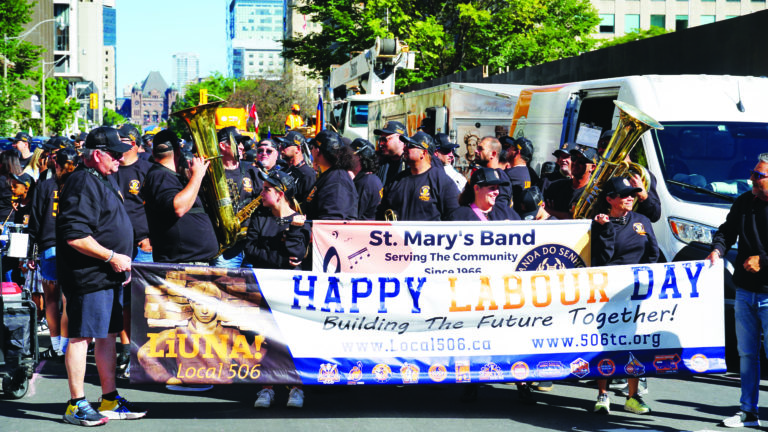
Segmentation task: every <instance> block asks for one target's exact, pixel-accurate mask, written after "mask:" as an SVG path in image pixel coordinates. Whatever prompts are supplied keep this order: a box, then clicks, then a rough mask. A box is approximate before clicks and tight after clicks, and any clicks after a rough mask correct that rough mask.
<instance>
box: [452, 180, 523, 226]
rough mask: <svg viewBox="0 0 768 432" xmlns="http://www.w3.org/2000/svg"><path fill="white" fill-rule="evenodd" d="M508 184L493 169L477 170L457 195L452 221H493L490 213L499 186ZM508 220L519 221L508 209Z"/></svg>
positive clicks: (515, 214) (492, 215)
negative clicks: (456, 206) (457, 199)
mask: <svg viewBox="0 0 768 432" xmlns="http://www.w3.org/2000/svg"><path fill="white" fill-rule="evenodd" d="M508 185H509V182H508V181H506V180H504V179H502V178H501V177H499V173H498V171H496V170H495V169H493V168H478V169H477V170H476V171H475V172H473V173H472V177H470V179H469V183H467V185H466V186H464V190H463V191H462V192H461V195H459V205H460V207H459V208H458V209H456V210H455V211H454V212H453V213H452V214H451V220H454V221H489V220H494V215H496V216H498V215H499V214H500V213H499V212H496V213H492V212H491V210H493V205H494V204H496V197H498V196H499V186H508ZM508 216H510V219H509V220H520V216H518V214H517V213H515V211H514V210H512V209H509V213H508Z"/></svg>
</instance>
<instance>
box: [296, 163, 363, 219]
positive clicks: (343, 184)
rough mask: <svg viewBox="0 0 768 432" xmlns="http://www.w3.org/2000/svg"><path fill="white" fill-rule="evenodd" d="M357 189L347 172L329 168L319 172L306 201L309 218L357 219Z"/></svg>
mask: <svg viewBox="0 0 768 432" xmlns="http://www.w3.org/2000/svg"><path fill="white" fill-rule="evenodd" d="M357 201H358V200H357V190H355V184H354V183H353V182H352V178H351V177H350V176H349V172H347V171H346V170H343V169H339V168H331V169H329V170H328V171H326V172H324V173H322V174H320V177H318V178H317V182H316V183H315V187H314V188H312V191H311V192H310V193H309V196H308V197H307V201H306V206H305V207H306V213H307V218H308V219H310V220H322V219H326V220H354V219H357Z"/></svg>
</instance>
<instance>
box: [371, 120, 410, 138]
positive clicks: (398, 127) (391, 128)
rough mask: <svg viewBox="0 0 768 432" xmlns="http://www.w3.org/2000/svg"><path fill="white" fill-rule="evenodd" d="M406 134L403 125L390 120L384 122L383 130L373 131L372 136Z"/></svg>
mask: <svg viewBox="0 0 768 432" xmlns="http://www.w3.org/2000/svg"><path fill="white" fill-rule="evenodd" d="M406 133H407V131H406V130H405V125H404V124H402V123H400V122H399V121H395V120H390V121H388V122H386V123H385V124H384V128H382V129H374V130H373V134H374V135H391V134H400V135H405V134H406Z"/></svg>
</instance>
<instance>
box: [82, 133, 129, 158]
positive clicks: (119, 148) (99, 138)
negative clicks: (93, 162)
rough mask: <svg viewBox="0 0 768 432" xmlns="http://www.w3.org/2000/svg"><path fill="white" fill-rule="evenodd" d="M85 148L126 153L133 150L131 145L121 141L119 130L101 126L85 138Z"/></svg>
mask: <svg viewBox="0 0 768 432" xmlns="http://www.w3.org/2000/svg"><path fill="white" fill-rule="evenodd" d="M85 148H87V149H98V150H109V151H113V152H117V153H125V152H127V151H128V150H130V149H131V145H130V144H125V143H124V142H122V141H120V134H119V133H117V129H114V128H111V127H108V126H101V127H97V128H96V129H94V130H92V131H90V132H88V136H87V137H85Z"/></svg>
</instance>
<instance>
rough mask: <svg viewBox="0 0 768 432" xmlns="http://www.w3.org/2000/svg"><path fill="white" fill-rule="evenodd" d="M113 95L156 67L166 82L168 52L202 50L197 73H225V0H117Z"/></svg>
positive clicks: (169, 81)
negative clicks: (115, 84)
mask: <svg viewBox="0 0 768 432" xmlns="http://www.w3.org/2000/svg"><path fill="white" fill-rule="evenodd" d="M115 3H116V4H115V7H116V9H117V49H116V51H117V59H116V67H117V96H118V97H122V96H123V88H124V87H125V86H126V85H133V84H135V83H140V82H142V81H144V78H146V77H147V74H149V72H150V71H153V70H157V71H160V74H161V75H162V76H163V78H164V79H165V81H166V82H167V83H168V84H169V85H170V84H171V82H172V81H173V80H174V78H173V76H172V75H171V55H172V54H173V53H176V52H194V53H197V54H198V55H199V56H200V75H202V76H208V75H210V74H211V73H213V72H215V71H219V72H221V73H222V74H225V75H226V73H227V63H226V61H227V45H226V0H117V1H116V2H115Z"/></svg>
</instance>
